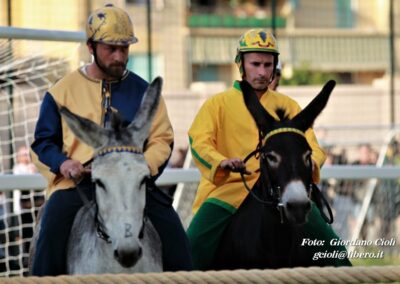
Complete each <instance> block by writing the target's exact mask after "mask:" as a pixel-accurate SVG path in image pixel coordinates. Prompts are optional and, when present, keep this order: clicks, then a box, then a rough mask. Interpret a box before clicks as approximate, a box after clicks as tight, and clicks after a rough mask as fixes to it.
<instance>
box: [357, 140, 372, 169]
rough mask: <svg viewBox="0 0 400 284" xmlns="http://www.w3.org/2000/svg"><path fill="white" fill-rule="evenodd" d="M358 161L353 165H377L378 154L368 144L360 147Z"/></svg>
mask: <svg viewBox="0 0 400 284" xmlns="http://www.w3.org/2000/svg"><path fill="white" fill-rule="evenodd" d="M358 155H359V156H358V159H357V160H356V161H354V162H353V163H352V164H353V165H375V164H376V162H377V153H376V151H375V150H374V149H373V148H372V146H371V145H370V144H368V143H365V144H360V145H359V146H358Z"/></svg>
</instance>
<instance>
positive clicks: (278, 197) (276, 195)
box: [240, 127, 333, 224]
mask: <svg viewBox="0 0 400 284" xmlns="http://www.w3.org/2000/svg"><path fill="white" fill-rule="evenodd" d="M281 133H296V134H299V135H301V136H303V137H305V134H304V132H303V131H301V130H299V129H296V128H292V127H282V128H278V129H275V130H272V131H270V132H269V133H268V134H267V135H266V136H265V137H264V139H263V140H264V141H263V142H262V141H261V140H262V134H261V133H260V142H259V144H258V145H257V148H256V149H255V150H254V151H252V152H251V153H250V154H248V155H247V156H246V158H244V160H243V163H245V164H246V162H247V161H248V160H249V159H250V158H251V157H253V156H256V155H257V154H259V153H261V148H262V145H265V143H266V142H267V140H268V139H269V138H271V137H272V136H274V135H276V134H281ZM262 154H263V153H261V155H262ZM256 158H257V159H258V157H257V156H256ZM309 159H310V161H309V163H310V165H311V164H312V162H311V157H310V158H309ZM310 174H311V176H312V167H311V173H310ZM267 175H268V176H267V180H269V183H270V187H269V192H270V196H272V201H268V200H262V199H261V198H260V197H258V196H257V195H256V194H255V193H254V192H253V191H252V190H251V189H250V187H249V186H248V184H247V182H246V179H245V178H244V169H242V170H241V171H240V176H241V178H242V182H243V184H244V187H245V188H246V190H247V191H248V192H249V194H251V196H252V197H253V198H254V199H255V200H257V201H258V202H260V203H261V204H264V205H268V206H276V208H277V209H278V211H279V215H280V218H281V223H284V218H283V216H284V214H283V207H284V205H283V203H282V192H281V188H280V187H279V186H276V187H274V186H273V185H272V184H271V178H270V177H269V174H268V171H267ZM312 192H314V194H316V195H319V196H318V197H320V198H321V200H322V201H323V204H317V207H318V209H319V210H320V212H321V215H322V217H323V219H324V220H325V221H326V222H327V223H328V224H332V223H333V214H332V210H331V208H330V206H329V203H328V202H327V200H326V199H325V197H324V196H323V195H322V194H321V192H320V190H319V188H318V187H317V185H316V184H314V183H313V182H311V183H310V186H309V188H307V195H308V196H309V197H310V196H311V194H312ZM322 205H325V207H326V208H327V210H328V213H329V217H327V216H326V215H325V213H324V212H323V209H322Z"/></svg>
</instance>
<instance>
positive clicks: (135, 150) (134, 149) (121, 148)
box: [95, 146, 143, 156]
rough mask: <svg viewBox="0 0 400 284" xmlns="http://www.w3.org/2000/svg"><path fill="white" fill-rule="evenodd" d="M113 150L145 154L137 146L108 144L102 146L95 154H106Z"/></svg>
mask: <svg viewBox="0 0 400 284" xmlns="http://www.w3.org/2000/svg"><path fill="white" fill-rule="evenodd" d="M113 152H129V153H134V154H143V150H142V149H140V148H138V147H135V146H108V147H104V148H101V149H100V150H99V151H97V153H96V154H95V156H104V155H106V154H109V153H113Z"/></svg>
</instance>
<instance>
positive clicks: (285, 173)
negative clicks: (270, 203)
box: [241, 81, 336, 224]
mask: <svg viewBox="0 0 400 284" xmlns="http://www.w3.org/2000/svg"><path fill="white" fill-rule="evenodd" d="M335 84H336V83H335V81H329V82H327V83H326V84H325V86H324V87H323V89H322V91H321V92H320V93H319V94H318V95H317V96H316V97H315V98H314V99H313V100H312V101H311V103H309V104H308V106H307V107H306V108H304V109H303V110H302V111H301V112H300V113H299V114H297V115H296V116H295V117H294V118H292V119H289V118H288V117H287V115H285V110H283V109H278V110H276V113H277V114H278V116H279V118H280V120H279V121H277V120H275V119H274V117H272V116H271V115H270V114H269V113H268V112H267V111H266V110H265V109H264V108H263V107H261V104H259V101H258V100H257V99H256V100H253V101H254V102H256V104H259V105H258V106H256V108H257V109H258V111H254V109H253V110H252V109H251V107H249V108H250V110H251V112H252V114H253V117H254V119H255V120H256V122H257V125H258V127H259V130H260V131H261V133H263V134H264V135H265V136H264V141H263V145H262V147H261V153H260V157H261V160H260V170H261V181H262V184H263V185H264V186H265V187H266V190H267V191H268V192H269V191H271V192H272V193H271V195H272V198H274V197H275V198H276V196H278V197H277V199H278V203H280V204H279V206H281V207H283V212H284V213H285V216H286V219H287V220H288V221H289V222H291V223H295V224H302V223H304V222H305V221H306V220H307V216H308V213H309V212H310V209H311V202H310V197H311V196H310V195H311V183H312V160H311V154H312V149H311V147H310V146H309V144H308V142H307V140H306V138H305V135H304V133H305V131H306V130H307V129H308V128H310V127H312V125H313V123H314V120H315V119H316V118H317V116H318V115H319V114H320V113H321V111H322V110H323V109H324V108H325V106H326V104H327V102H328V99H329V96H330V94H331V92H332V90H333V88H334V87H335ZM241 89H242V91H243V93H244V95H245V96H254V97H255V94H254V91H253V89H252V88H251V86H250V85H249V84H248V83H247V82H246V81H243V82H241ZM252 107H253V108H254V104H253V105H252Z"/></svg>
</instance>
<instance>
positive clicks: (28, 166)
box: [13, 145, 44, 264]
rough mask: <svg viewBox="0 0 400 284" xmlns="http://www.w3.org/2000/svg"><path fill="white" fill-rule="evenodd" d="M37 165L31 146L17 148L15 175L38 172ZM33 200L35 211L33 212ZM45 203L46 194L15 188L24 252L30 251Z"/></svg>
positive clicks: (25, 261)
mask: <svg viewBox="0 0 400 284" xmlns="http://www.w3.org/2000/svg"><path fill="white" fill-rule="evenodd" d="M37 172H38V170H37V168H36V166H35V165H34V164H33V163H32V161H31V157H30V155H29V148H28V147H26V146H25V145H24V146H21V147H19V148H18V150H17V157H16V163H15V165H14V167H13V174H15V175H30V174H35V173H37ZM32 201H33V203H34V205H33V208H34V210H33V212H32ZM43 203H44V194H43V193H40V192H34V191H29V190H23V191H19V190H14V212H15V213H18V212H21V226H22V235H20V236H17V237H16V238H17V239H18V238H19V239H21V240H22V246H23V249H22V250H23V253H26V254H28V253H29V246H30V239H31V238H32V236H33V224H34V219H35V218H36V216H37V214H38V212H39V208H40V207H41V206H42V204H43ZM23 261H24V264H27V261H28V257H24V259H23Z"/></svg>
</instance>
